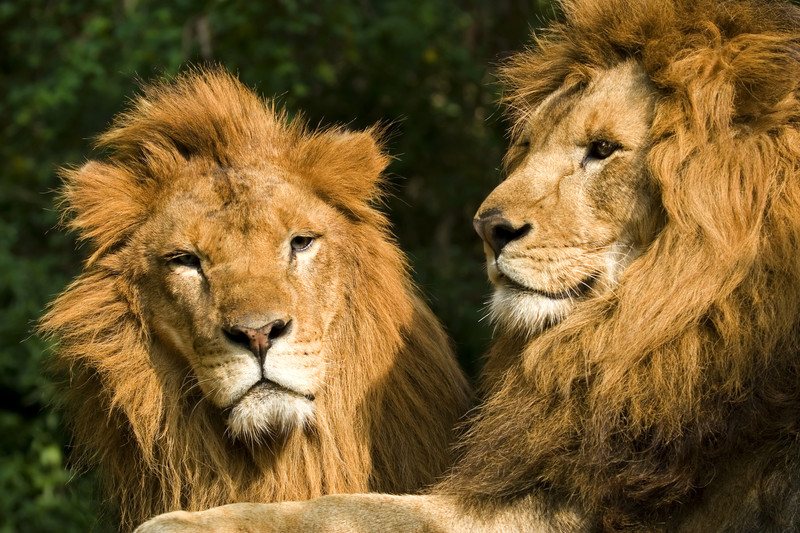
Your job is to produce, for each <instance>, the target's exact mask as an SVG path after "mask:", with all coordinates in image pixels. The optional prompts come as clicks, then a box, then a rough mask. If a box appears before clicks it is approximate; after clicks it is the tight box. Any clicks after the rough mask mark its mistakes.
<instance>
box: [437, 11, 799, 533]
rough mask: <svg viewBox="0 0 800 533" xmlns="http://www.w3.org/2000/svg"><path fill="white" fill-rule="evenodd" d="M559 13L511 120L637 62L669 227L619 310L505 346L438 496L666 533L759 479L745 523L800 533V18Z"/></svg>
mask: <svg viewBox="0 0 800 533" xmlns="http://www.w3.org/2000/svg"><path fill="white" fill-rule="evenodd" d="M563 11H564V14H565V20H564V22H563V23H557V24H554V25H552V26H551V27H550V29H549V30H547V31H545V32H544V33H543V34H542V35H541V36H539V37H538V39H537V40H536V43H535V46H534V47H533V48H532V49H531V50H528V51H526V52H523V53H520V54H518V55H517V56H516V57H514V58H513V59H512V60H511V61H510V62H509V63H508V64H507V65H506V67H505V68H504V70H503V71H502V74H503V78H504V80H505V83H506V85H507V87H508V93H507V95H506V102H507V103H508V105H509V107H510V110H511V115H512V118H513V119H514V120H515V121H518V123H519V124H522V123H523V122H524V119H525V117H526V116H527V114H528V113H530V110H532V109H534V108H535V107H536V106H537V104H539V103H540V102H541V101H542V100H543V99H544V98H546V97H547V95H549V94H550V93H552V92H553V91H555V90H556V89H557V88H559V87H561V86H562V85H564V84H565V83H567V84H568V85H578V86H579V85H581V84H585V83H587V82H588V80H590V79H591V78H592V77H593V75H594V73H595V72H597V71H599V70H602V69H608V68H610V67H613V66H615V65H617V64H620V63H622V62H624V61H626V60H629V59H633V60H635V61H637V62H639V63H640V64H641V65H642V66H643V67H644V69H645V70H646V72H647V73H648V76H649V77H650V79H651V80H652V82H653V84H654V86H655V87H656V89H657V91H658V98H657V102H656V110H655V118H654V121H653V124H652V130H651V135H652V141H651V142H652V148H651V149H650V153H649V159H648V170H649V173H650V174H651V178H652V182H653V185H654V186H655V187H656V188H657V190H658V192H659V197H660V200H661V207H662V208H663V212H664V218H665V222H664V226H663V228H662V229H661V230H660V231H659V232H658V234H657V235H656V236H655V239H654V240H653V242H652V243H651V244H650V246H649V247H648V248H647V249H646V250H645V251H644V253H643V254H642V255H641V256H640V257H638V258H637V259H635V260H634V261H633V263H632V264H631V265H630V267H628V269H627V270H626V271H625V273H624V274H623V276H622V278H621V280H620V283H619V286H618V287H617V288H616V289H615V291H614V294H613V295H612V296H610V297H603V298H593V299H592V298H590V299H588V300H587V301H585V302H583V303H581V304H580V305H578V306H577V307H576V308H575V311H574V312H573V313H572V314H571V315H570V316H569V317H567V318H566V319H565V320H564V321H563V322H562V323H560V324H558V325H556V326H554V327H552V328H550V329H549V330H547V331H545V332H544V333H543V334H542V335H540V336H539V337H537V338H533V339H532V340H529V341H525V340H523V339H519V338H513V337H511V334H505V333H501V338H500V339H499V341H498V342H497V343H496V345H495V346H494V348H493V349H492V350H491V353H490V361H491V364H492V366H493V368H501V369H503V370H504V371H503V372H499V371H498V372H497V373H496V376H495V377H493V378H492V380H491V381H490V385H491V387H493V390H491V391H490V396H489V399H488V401H487V402H486V404H485V406H484V407H483V408H482V409H481V411H480V414H479V415H478V417H477V420H476V423H475V424H474V425H473V427H472V429H471V430H470V432H469V435H468V436H467V438H466V440H465V441H464V442H463V444H462V449H463V460H462V461H461V462H460V463H459V466H458V467H457V469H456V471H455V474H454V475H453V476H452V477H451V478H450V479H449V480H448V481H446V482H445V483H444V484H443V485H442V489H443V490H445V491H446V492H450V493H455V494H459V495H462V496H464V495H465V497H466V500H467V501H469V502H471V503H473V504H475V505H478V506H481V505H486V502H488V501H506V502H508V501H513V500H516V499H518V498H520V497H522V496H523V495H526V494H530V493H531V492H536V491H538V490H540V489H541V488H542V487H544V488H546V490H547V491H548V492H549V493H551V494H556V495H559V496H558V498H560V499H561V501H567V500H569V501H573V502H577V503H579V504H580V505H581V506H582V507H583V508H585V509H587V510H588V512H589V513H591V514H592V515H597V516H599V517H600V520H601V523H602V527H603V528H604V529H605V530H609V531H611V530H624V529H627V528H633V529H635V530H637V531H640V530H660V529H661V527H666V528H667V529H668V530H672V529H671V527H672V526H663V524H669V523H672V524H674V523H675V522H669V520H674V519H675V518H676V517H677V516H678V513H680V512H683V510H685V509H686V508H687V507H691V502H697V501H700V500H702V498H703V497H704V494H705V493H706V491H707V487H708V486H709V484H711V483H712V482H714V481H715V480H719V479H726V478H725V475H726V472H728V471H729V466H730V465H739V466H741V465H747V466H742V467H741V468H742V469H743V470H742V471H746V472H749V474H748V475H752V476H753V477H752V478H750V479H751V480H752V482H750V481H748V482H746V483H745V484H746V486H747V487H754V488H755V489H754V490H755V492H756V493H757V496H756V500H757V501H758V503H757V504H754V509H757V511H754V513H758V516H755V515H754V516H753V517H751V518H752V519H753V522H752V523H754V524H756V523H757V524H761V525H762V527H763V528H764V529H770V528H773V529H775V530H783V529H781V528H782V527H789V528H791V527H797V524H798V523H800V521H798V512H797V505H798V502H797V494H798V483H797V481H796V480H797V475H798V472H800V465H799V464H798V444H797V442H798V438H800V329H798V327H799V326H800V324H799V320H800V311H798V310H800V252H799V250H798V244H799V243H800V130H799V129H798V124H800V102H799V101H798V97H799V96H800V89H799V87H798V80H800V14H798V10H797V9H795V8H794V7H791V6H788V5H784V4H779V3H774V2H766V1H749V0H744V1H726V0H721V1H719V2H715V1H710V0H671V1H665V0H604V1H597V0H565V1H564V2H563ZM501 331H502V328H501ZM498 448H499V450H498ZM739 466H737V467H736V468H739ZM733 472H734V474H733V476H734V478H735V477H736V476H738V475H743V474H740V473H739V474H737V472H739V471H737V470H735V469H734V470H733ZM723 482H724V481H723ZM742 490H745V489H742ZM748 490H749V489H748ZM743 505H744V504H743ZM748 505H749V503H748ZM682 506H683V507H682ZM729 511H730V512H742V513H747V512H748V511H746V510H745V511H740V510H738V509H737V510H726V511H725V512H729ZM782 520H783V522H782ZM787 521H788V522H787ZM782 524H783V525H782ZM791 524H793V525H791ZM770 530H771V529H770ZM737 531H738V529H737Z"/></svg>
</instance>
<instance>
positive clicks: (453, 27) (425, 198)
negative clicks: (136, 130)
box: [0, 0, 554, 533]
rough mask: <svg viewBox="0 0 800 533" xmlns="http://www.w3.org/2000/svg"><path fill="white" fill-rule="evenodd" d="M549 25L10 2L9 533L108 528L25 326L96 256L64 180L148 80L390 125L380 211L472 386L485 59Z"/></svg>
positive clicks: (5, 263)
mask: <svg viewBox="0 0 800 533" xmlns="http://www.w3.org/2000/svg"><path fill="white" fill-rule="evenodd" d="M553 16H554V12H553V7H551V5H550V2H549V0H529V1H521V0H497V1H495V2H482V1H479V0H472V1H461V2H453V1H452V0H425V1H420V2H408V1H407V0H382V1H371V0H360V1H357V0H347V1H333V0H325V1H312V0H280V1H279V0H270V1H267V2H244V1H237V0H230V1H225V0H209V1H206V2H195V1H190V0H175V1H173V2H168V3H164V2H156V1H154V0H94V1H87V0H71V1H66V0H31V1H28V2H12V1H0V116H2V117H3V120H2V122H1V123H0V129H1V131H2V143H0V151H2V157H0V161H2V163H0V165H2V171H0V309H2V313H3V314H2V317H1V318H2V319H0V400H1V401H0V494H3V495H4V498H2V499H1V500H0V533H4V532H12V531H56V530H58V531H62V532H72V531H75V532H77V531H89V530H91V531H106V530H109V529H110V526H109V524H105V523H103V521H102V520H100V521H99V522H98V518H97V513H98V506H97V503H98V502H99V501H100V500H101V499H102V495H101V494H97V493H96V491H95V490H94V488H93V482H92V477H91V475H90V474H89V475H75V474H73V473H70V472H69V470H68V469H66V468H65V466H64V465H65V462H66V458H67V455H68V436H67V434H66V433H65V431H64V429H63V427H62V425H61V421H60V419H59V416H58V414H57V413H53V411H52V410H51V409H50V408H49V405H50V402H51V399H52V390H51V388H50V386H49V385H48V382H47V379H46V378H45V377H44V375H43V362H44V359H45V357H46V354H47V346H46V345H45V344H44V343H43V342H42V341H41V340H39V339H38V338H36V337H32V336H31V333H30V332H31V330H32V327H33V325H34V323H35V321H36V319H37V318H38V316H39V315H40V314H41V311H42V309H43V307H44V306H45V304H46V303H47V302H48V301H49V300H50V299H51V298H52V297H53V296H54V295H55V294H56V293H58V292H59V291H60V290H61V289H62V288H63V287H64V285H65V284H66V283H67V282H68V281H69V280H70V279H71V278H72V277H74V276H75V275H76V274H77V273H78V271H79V268H80V263H81V261H82V259H83V258H84V256H85V251H84V250H81V249H80V248H78V247H76V244H75V241H74V236H72V235H68V234H65V233H64V232H63V231H60V230H58V229H56V227H55V226H56V224H57V219H58V216H57V213H56V211H55V209H54V204H55V200H56V195H55V194H54V192H53V191H54V189H56V188H57V187H58V179H57V176H56V169H57V168H58V167H59V166H62V165H79V164H81V163H82V162H83V161H84V160H86V159H87V158H88V157H89V156H93V157H95V158H96V157H99V156H101V155H102V154H99V153H98V152H97V151H92V139H93V138H94V137H95V136H96V135H98V134H99V133H100V132H102V131H103V130H104V129H106V127H107V126H108V125H109V124H110V121H111V119H112V117H113V116H114V114H115V113H117V112H119V111H120V110H122V109H123V107H124V106H125V103H126V100H127V99H129V98H130V97H131V96H133V95H134V94H136V91H137V83H138V81H137V80H145V81H147V80H154V79H158V78H159V77H162V76H170V75H173V74H175V73H177V72H179V71H180V69H181V68H182V67H184V66H186V65H188V64H204V63H208V62H213V63H218V64H221V65H223V66H224V67H226V68H227V69H228V70H230V71H232V72H234V73H236V74H238V76H239V77H240V79H241V80H242V81H243V82H244V83H245V84H247V85H248V86H250V87H252V88H254V89H255V90H256V91H257V92H258V93H259V94H261V95H264V96H268V97H276V98H277V101H278V102H279V105H281V106H284V107H286V108H287V109H288V111H289V112H290V114H295V113H297V112H298V111H301V110H302V112H303V114H304V115H305V117H306V119H307V120H308V121H309V122H310V124H311V125H317V124H321V125H331V124H346V125H348V126H350V127H352V128H364V127H367V126H370V125H372V124H374V123H376V122H383V123H391V126H390V128H389V131H390V134H391V137H390V141H389V144H388V148H389V150H390V152H391V154H392V155H393V156H395V158H396V159H395V160H394V162H393V163H392V165H391V166H390V168H389V173H390V196H389V198H388V200H387V206H386V208H387V210H388V212H389V214H390V218H391V220H392V221H393V224H394V229H395V233H396V235H397V237H398V239H399V241H400V244H401V246H402V248H403V249H404V250H405V251H406V252H407V253H408V255H409V257H410V260H411V264H412V265H413V267H414V270H415V279H416V280H417V282H418V283H419V284H420V285H421V286H422V288H423V290H424V292H425V294H426V295H427V296H428V297H429V298H430V302H431V307H432V308H433V310H434V312H436V314H437V315H438V316H439V317H440V318H441V319H442V321H443V322H444V324H445V326H446V327H447V329H448V330H449V332H450V334H451V335H452V336H453V338H454V339H455V340H456V343H457V351H458V353H459V357H460V360H461V363H462V364H463V366H464V367H465V369H466V370H467V371H468V372H469V373H470V374H471V375H473V376H474V375H475V373H476V371H477V369H478V368H479V366H480V354H481V353H482V351H483V350H484V348H485V347H486V345H487V343H488V340H489V337H490V335H491V330H490V327H489V325H488V324H487V323H486V322H485V321H483V322H481V321H480V319H481V318H482V317H483V316H484V315H485V309H484V304H485V300H486V298H487V297H488V294H489V286H488V283H487V281H486V277H485V273H484V268H483V251H482V247H481V245H480V243H479V240H478V238H477V236H476V235H475V234H474V232H473V230H472V224H471V219H472V216H473V214H474V213H475V210H476V209H477V207H478V205H479V204H480V202H481V200H482V198H483V197H484V196H485V195H486V194H487V193H488V192H489V191H490V190H491V189H492V188H493V187H494V185H495V184H496V183H497V181H498V180H499V178H500V174H501V173H500V162H501V158H502V154H503V151H504V146H505V138H504V128H505V125H504V123H503V120H502V118H501V116H500V112H499V108H498V106H497V104H496V101H497V96H498V91H499V89H498V87H497V86H496V85H495V84H494V78H493V77H492V67H491V66H492V65H493V64H495V63H497V62H498V61H501V60H502V59H503V58H504V57H505V56H506V55H507V54H509V53H510V52H512V51H516V50H520V49H522V47H523V46H524V44H525V43H526V42H527V40H528V37H529V34H530V29H531V28H532V27H536V26H538V25H540V24H541V23H542V21H543V20H544V19H547V18H552V17H553ZM98 416H101V414H100V413H98Z"/></svg>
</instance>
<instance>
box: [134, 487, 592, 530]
mask: <svg viewBox="0 0 800 533" xmlns="http://www.w3.org/2000/svg"><path fill="white" fill-rule="evenodd" d="M543 509H544V507H543V506H542V505H537V504H536V503H535V502H534V501H532V500H531V499H530V498H528V499H525V500H521V501H519V502H517V503H515V504H513V505H508V506H502V508H498V507H497V506H489V507H486V508H483V507H482V508H481V509H480V510H478V509H468V508H465V507H463V506H462V505H459V504H458V503H457V502H456V500H455V498H452V497H449V496H442V495H422V496H409V495H406V496H391V495H385V494H347V495H333V496H323V497H321V498H316V499H314V500H308V501H303V502H286V503H277V504H253V503H236V504H231V505H225V506H223V507H216V508H214V509H209V510H207V511H202V512H196V513H186V512H183V511H178V512H174V513H167V514H164V515H161V516H158V517H156V518H154V519H152V520H150V521H148V522H147V523H145V524H143V525H142V526H140V527H139V528H138V529H137V530H136V533H182V532H186V533H188V532H190V531H203V532H220V533H221V532H231V531H236V532H243V533H244V532H247V533H272V532H306V531H308V532H318V533H345V532H346V533H367V532H369V533H387V532H389V531H403V532H408V533H417V532H418V533H423V532H424V533H445V532H448V533H449V532H459V533H462V532H463V533H473V532H474V533H479V532H480V533H492V532H497V533H501V532H507V531H521V532H527V531H531V532H535V531H541V532H564V533H568V532H575V533H578V532H584V531H588V530H589V527H588V525H587V522H586V521H585V520H583V519H582V517H581V516H580V515H579V514H578V513H576V512H574V511H573V510H562V511H556V512H554V511H548V512H545V511H544V510H543Z"/></svg>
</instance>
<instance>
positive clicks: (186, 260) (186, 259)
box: [166, 252, 200, 270]
mask: <svg viewBox="0 0 800 533" xmlns="http://www.w3.org/2000/svg"><path fill="white" fill-rule="evenodd" d="M166 260H167V264H168V265H170V266H173V267H186V268H192V269H194V270H200V258H199V257H197V256H196V255H194V254H193V253H191V252H176V253H174V254H169V255H168V256H167V257H166Z"/></svg>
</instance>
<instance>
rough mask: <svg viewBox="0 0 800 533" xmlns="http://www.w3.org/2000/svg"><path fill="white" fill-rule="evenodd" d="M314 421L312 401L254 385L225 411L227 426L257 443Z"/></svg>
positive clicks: (238, 434)
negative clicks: (227, 411)
mask: <svg viewBox="0 0 800 533" xmlns="http://www.w3.org/2000/svg"><path fill="white" fill-rule="evenodd" d="M313 421H314V402H313V401H312V400H309V399H308V398H304V397H302V396H298V395H294V394H291V393H288V392H285V391H281V390H276V389H274V388H271V387H263V386H262V387H256V388H254V389H253V390H251V391H250V392H248V393H247V394H245V396H244V397H243V398H242V399H241V400H239V402H238V403H236V405H234V406H233V408H232V409H231V410H230V412H229V413H228V419H227V423H228V429H229V431H230V432H231V434H232V435H233V436H235V437H236V438H238V439H241V440H245V441H251V442H257V441H259V440H261V439H263V438H264V437H271V436H274V435H279V434H286V433H289V432H290V431H292V430H293V429H295V428H300V427H304V426H307V425H310V424H311V423H312V422H313Z"/></svg>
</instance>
